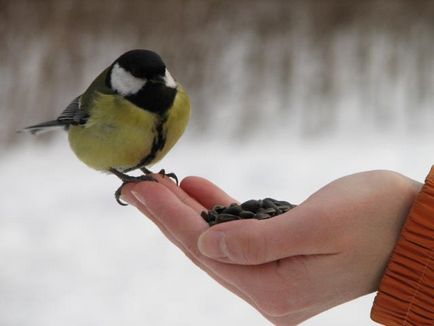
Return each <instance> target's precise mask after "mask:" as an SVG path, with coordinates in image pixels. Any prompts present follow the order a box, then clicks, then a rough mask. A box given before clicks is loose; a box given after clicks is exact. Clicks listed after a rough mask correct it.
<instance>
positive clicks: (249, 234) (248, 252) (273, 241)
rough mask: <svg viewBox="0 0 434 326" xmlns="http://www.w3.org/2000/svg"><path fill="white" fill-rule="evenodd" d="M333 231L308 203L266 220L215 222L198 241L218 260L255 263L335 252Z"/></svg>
mask: <svg viewBox="0 0 434 326" xmlns="http://www.w3.org/2000/svg"><path fill="white" fill-rule="evenodd" d="M336 230H337V228H335V227H334V226H333V223H332V222H331V221H330V218H329V217H327V214H324V213H323V212H319V211H318V210H317V209H316V208H313V207H310V205H300V206H298V207H296V208H293V209H292V210H291V211H289V212H287V213H285V214H283V215H279V216H276V217H274V218H271V219H267V220H241V221H233V222H229V223H222V224H218V225H215V226H213V227H211V228H209V229H208V230H206V231H205V232H204V233H203V234H202V235H201V236H200V238H199V240H198V247H199V249H200V251H201V253H202V254H204V255H205V256H207V257H210V258H213V259H216V260H218V261H221V262H226V263H235V264H243V265H258V264H263V263H267V262H271V261H276V260H278V259H282V258H286V257H291V256H298V255H319V254H331V253H336V246H335V245H334V242H333V241H332V240H333V239H334V238H335V237H336Z"/></svg>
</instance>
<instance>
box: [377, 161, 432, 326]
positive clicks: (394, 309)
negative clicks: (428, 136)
mask: <svg viewBox="0 0 434 326" xmlns="http://www.w3.org/2000/svg"><path fill="white" fill-rule="evenodd" d="M371 318H372V319H373V320H374V321H376V322H379V323H381V324H384V325H417V326H423V325H434V166H433V167H432V168H431V171H430V173H429V175H428V177H427V178H426V181H425V185H424V186H423V187H422V189H421V191H420V193H419V194H418V195H417V197H416V199H415V201H414V203H413V206H412V208H411V210H410V213H409V216H408V218H407V221H406V223H405V225H404V228H403V230H402V232H401V236H400V239H399V241H398V243H397V245H396V247H395V249H394V252H393V254H392V257H391V259H390V261H389V263H388V266H387V268H386V271H385V274H384V276H383V279H382V281H381V283H380V288H379V291H378V294H377V296H376V298H375V301H374V305H373V307H372V311H371Z"/></svg>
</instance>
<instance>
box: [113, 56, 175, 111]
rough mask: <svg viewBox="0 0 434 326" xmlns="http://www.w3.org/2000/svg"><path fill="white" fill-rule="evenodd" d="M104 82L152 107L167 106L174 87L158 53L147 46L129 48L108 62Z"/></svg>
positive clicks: (143, 104) (141, 104) (171, 98)
mask: <svg viewBox="0 0 434 326" xmlns="http://www.w3.org/2000/svg"><path fill="white" fill-rule="evenodd" d="M106 84H107V86H108V87H110V88H111V89H112V90H113V91H115V92H116V93H118V94H120V95H122V96H124V97H125V98H127V99H128V100H130V101H132V102H134V103H135V104H136V105H138V106H140V107H142V108H144V109H147V110H151V111H163V109H168V107H167V106H168V105H169V106H170V105H171V103H172V102H173V99H174V96H175V94H176V87H177V85H176V82H175V80H174V79H173V77H172V76H171V75H170V73H169V71H168V70H167V68H166V65H165V64H164V62H163V60H162V59H161V57H160V56H159V55H158V54H157V53H155V52H153V51H150V50H131V51H128V52H126V53H124V54H122V55H121V56H120V57H119V58H118V59H116V61H115V62H114V63H113V64H112V65H111V66H110V70H109V72H108V74H107V78H106ZM166 107H167V108H166Z"/></svg>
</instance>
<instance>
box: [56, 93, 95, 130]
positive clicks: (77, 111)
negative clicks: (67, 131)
mask: <svg viewBox="0 0 434 326" xmlns="http://www.w3.org/2000/svg"><path fill="white" fill-rule="evenodd" d="M80 98H81V96H77V97H76V98H75V99H74V100H73V101H72V102H71V103H69V105H68V106H67V107H66V109H65V110H63V112H62V113H61V114H60V115H59V117H58V118H57V121H59V123H60V124H63V125H81V124H84V123H86V121H87V119H88V118H89V114H88V113H87V112H85V111H84V110H82V109H81V104H80Z"/></svg>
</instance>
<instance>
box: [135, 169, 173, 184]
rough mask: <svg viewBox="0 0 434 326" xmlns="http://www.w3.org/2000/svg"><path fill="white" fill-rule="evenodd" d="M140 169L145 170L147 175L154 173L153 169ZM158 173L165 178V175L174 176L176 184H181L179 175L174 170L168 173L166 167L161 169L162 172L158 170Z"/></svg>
mask: <svg viewBox="0 0 434 326" xmlns="http://www.w3.org/2000/svg"><path fill="white" fill-rule="evenodd" d="M140 170H142V172H143V173H144V174H145V175H148V174H152V171H151V170H148V169H147V168H145V167H143V168H140ZM158 174H159V175H161V176H162V177H163V178H164V177H169V178H172V179H173V180H174V181H175V182H176V185H179V180H178V177H177V176H176V174H175V173H173V172H170V173H166V171H165V170H164V169H161V170H160V172H158Z"/></svg>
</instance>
